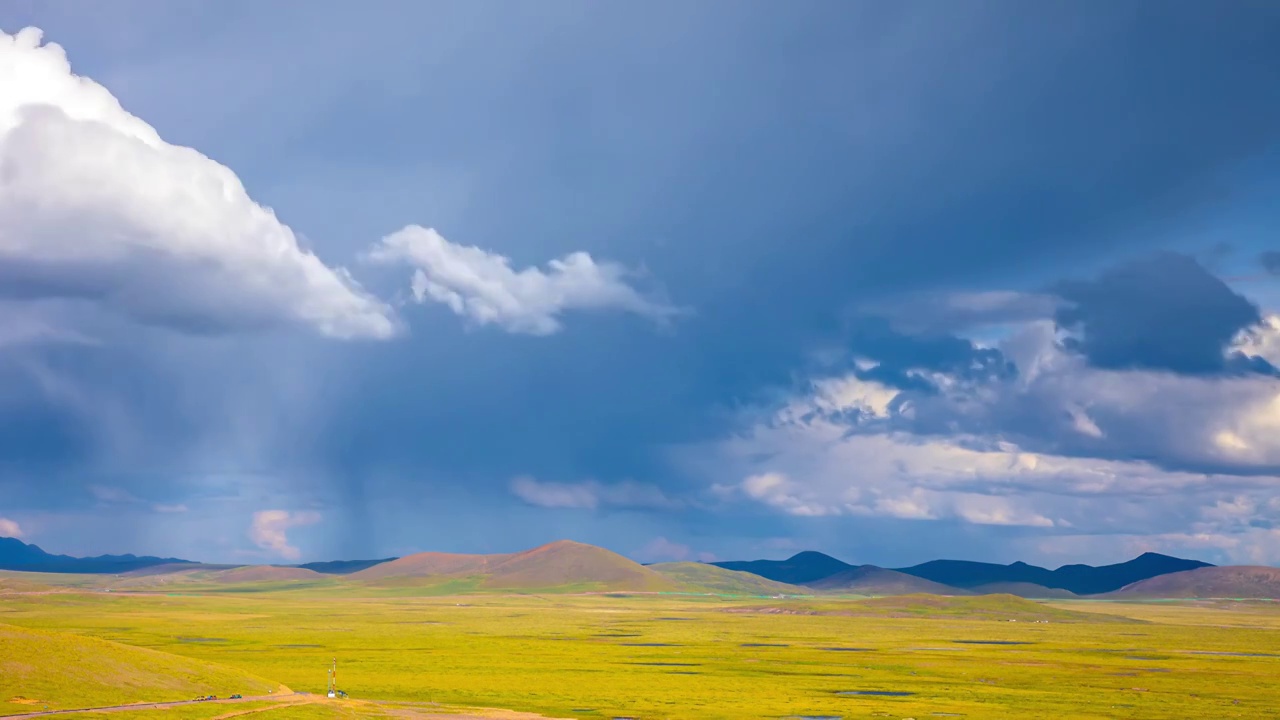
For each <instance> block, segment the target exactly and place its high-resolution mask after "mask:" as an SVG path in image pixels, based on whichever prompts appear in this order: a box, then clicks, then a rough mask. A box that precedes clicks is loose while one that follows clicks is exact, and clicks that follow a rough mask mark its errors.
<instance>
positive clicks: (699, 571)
mask: <svg viewBox="0 0 1280 720" xmlns="http://www.w3.org/2000/svg"><path fill="white" fill-rule="evenodd" d="M649 569H650V570H654V571H656V572H659V573H662V575H664V576H665V577H667V578H669V579H671V580H672V581H673V582H675V583H677V584H678V585H679V586H680V589H681V590H683V591H685V592H695V593H697V592H700V593H713V594H717V595H754V596H772V595H811V594H812V593H813V591H812V590H810V589H808V588H803V587H799V586H797V585H788V584H786V583H780V582H774V581H773V580H768V579H766V578H762V577H760V576H759V575H755V574H753V573H749V572H741V571H738V570H726V569H724V568H722V567H717V566H715V565H711V564H709V563H697V562H670V563H657V564H654V565H650V566H649Z"/></svg>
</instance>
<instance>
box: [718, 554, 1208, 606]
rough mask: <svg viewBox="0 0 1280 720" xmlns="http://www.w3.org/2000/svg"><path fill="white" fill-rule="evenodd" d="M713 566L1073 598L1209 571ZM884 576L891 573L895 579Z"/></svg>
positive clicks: (1162, 562)
mask: <svg viewBox="0 0 1280 720" xmlns="http://www.w3.org/2000/svg"><path fill="white" fill-rule="evenodd" d="M715 564H716V565H718V566H720V567H722V568H726V569H729V570H740V571H743V572H749V573H755V574H756V575H759V576H761V577H765V578H768V579H770V580H775V581H778V582H786V583H792V584H798V585H810V586H813V587H818V588H825V589H837V588H842V589H857V588H859V587H863V586H866V585H867V584H868V583H869V582H870V581H871V579H872V578H875V583H879V584H884V583H885V582H888V581H891V582H892V583H894V584H898V585H902V586H904V587H916V588H919V589H918V590H917V591H918V592H936V587H935V590H926V589H924V588H926V587H932V586H939V585H940V586H946V587H949V588H950V589H952V590H956V589H959V590H979V589H984V588H989V587H991V586H997V585H1016V586H1021V589H1022V591H1023V592H1024V593H1025V592H1029V591H1034V590H1035V589H1037V588H1038V589H1045V590H1062V591H1066V592H1068V593H1071V594H1073V595H1097V594H1100V593H1107V592H1112V591H1115V590H1119V589H1121V588H1123V587H1125V586H1126V585H1130V584H1132V583H1136V582H1138V581H1141V580H1146V579H1148V578H1153V577H1157V576H1159V575H1167V574H1169V573H1175V572H1181V571H1184V570H1195V569H1197V568H1204V567H1212V566H1211V565H1210V564H1209V563H1205V562H1200V561H1199V560H1184V559H1182V558H1176V557H1170V556H1168V555H1161V554H1159V553H1151V552H1149V553H1143V554H1142V555H1140V556H1138V557H1136V558H1134V559H1133V560H1129V561H1127V562H1122V563H1116V564H1114V565H1102V566H1098V567H1094V566H1092V565H1064V566H1062V567H1060V568H1058V569H1056V570H1048V569H1046V568H1042V567H1038V566H1036V565H1028V564H1027V563H1024V562H1015V563H1012V564H1009V565H999V564H996V563H984V562H972V561H969V560H931V561H929V562H926V563H922V564H920V565H913V566H911V567H905V568H897V569H895V570H888V569H884V568H879V567H876V566H874V565H850V564H848V563H846V562H844V561H842V560H838V559H836V558H833V557H831V556H830V555H824V554H822V553H820V552H813V551H806V552H801V553H797V554H796V555H793V556H791V557H789V558H787V559H786V560H751V561H746V562H742V561H735V562H719V563H715ZM888 573H895V575H889V574H888ZM900 576H906V577H912V578H917V579H919V580H923V581H926V582H927V583H932V584H933V585H924V584H913V583H911V582H910V581H908V580H906V579H905V578H904V577H900ZM841 578H843V580H841ZM1015 594H1021V593H1015ZM1046 596H1047V595H1046Z"/></svg>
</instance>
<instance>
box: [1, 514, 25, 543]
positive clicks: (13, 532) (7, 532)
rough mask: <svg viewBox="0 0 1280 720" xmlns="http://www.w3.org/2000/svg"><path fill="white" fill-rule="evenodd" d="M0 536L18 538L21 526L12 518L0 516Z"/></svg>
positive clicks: (20, 534)
mask: <svg viewBox="0 0 1280 720" xmlns="http://www.w3.org/2000/svg"><path fill="white" fill-rule="evenodd" d="M0 537H9V538H20V537H22V527H21V526H20V525H18V523H17V522H16V521H14V520H10V519H9V518H3V517H0Z"/></svg>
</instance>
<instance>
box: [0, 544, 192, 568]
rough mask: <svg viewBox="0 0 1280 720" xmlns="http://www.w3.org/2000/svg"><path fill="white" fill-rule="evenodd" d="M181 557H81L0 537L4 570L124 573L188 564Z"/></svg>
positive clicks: (0, 561) (1, 559) (0, 555)
mask: <svg viewBox="0 0 1280 720" xmlns="http://www.w3.org/2000/svg"><path fill="white" fill-rule="evenodd" d="M186 562H188V561H187V560H179V559H177V558H157V557H149V556H143V557H138V556H136V555H99V556H97V557H87V558H77V557H71V556H70V555H51V554H49V553H47V552H45V551H44V550H41V549H40V548H39V547H38V546H36V545H28V544H27V543H24V542H22V541H21V540H17V539H15V538H9V537H0V570H21V571H23V572H45V573H124V572H129V571H130V570H136V569H138V568H144V567H150V566H153V565H163V564H169V563H186Z"/></svg>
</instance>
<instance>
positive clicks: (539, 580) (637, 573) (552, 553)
mask: <svg viewBox="0 0 1280 720" xmlns="http://www.w3.org/2000/svg"><path fill="white" fill-rule="evenodd" d="M348 577H350V578H351V579H353V580H357V581H363V582H368V583H372V584H385V583H394V584H396V585H406V584H412V583H413V582H414V581H415V580H420V581H422V582H423V584H430V582H436V583H440V582H446V581H449V580H470V581H473V582H474V587H475V588H476V589H482V590H504V589H511V590H516V589H532V588H565V587H574V588H579V589H583V590H588V589H599V590H631V591H648V590H671V589H674V588H675V587H676V583H675V582H673V581H672V580H670V579H668V578H667V577H665V576H664V575H662V574H661V573H659V572H656V571H654V570H650V569H649V568H646V567H644V566H643V565H640V564H639V563H636V562H633V561H631V560H628V559H627V558H625V557H623V556H621V555H618V554H617V553H614V552H611V551H609V550H605V549H604V548H599V547H596V546H594V545H586V544H583V543H577V542H573V541H570V540H560V541H557V542H553V543H550V544H548V545H543V546H542V547H537V548H534V549H532V550H525V551H524V552H518V553H503V554H495V555H454V554H449V553H418V554H416V555H408V556H406V557H402V558H400V559H399V560H393V561H391V562H387V563H382V564H381V565H375V566H374V567H371V568H369V569H367V570H361V571H360V572H357V573H352V574H351V575H350V576H348Z"/></svg>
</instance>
